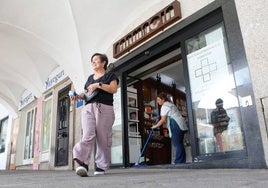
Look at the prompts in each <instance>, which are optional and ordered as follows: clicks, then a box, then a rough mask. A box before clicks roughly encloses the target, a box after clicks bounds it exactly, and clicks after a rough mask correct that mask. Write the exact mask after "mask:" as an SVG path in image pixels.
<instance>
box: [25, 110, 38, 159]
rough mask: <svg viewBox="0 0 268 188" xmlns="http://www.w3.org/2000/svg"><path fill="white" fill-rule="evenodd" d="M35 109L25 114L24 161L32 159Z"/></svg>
mask: <svg viewBox="0 0 268 188" xmlns="http://www.w3.org/2000/svg"><path fill="white" fill-rule="evenodd" d="M36 111H37V108H33V109H31V110H30V111H28V112H27V116H26V117H27V118H26V134H25V141H24V159H31V158H33V157H34V132H35V122H36Z"/></svg>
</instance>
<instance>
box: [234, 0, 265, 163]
mask: <svg viewBox="0 0 268 188" xmlns="http://www.w3.org/2000/svg"><path fill="white" fill-rule="evenodd" d="M235 3H236V9H237V13H238V17H239V22H240V27H241V31H242V36H243V42H244V46H245V50H246V56H247V61H248V64H249V69H250V74H251V79H252V83H253V90H254V94H255V102H256V105H257V112H258V118H259V123H260V128H261V134H262V140H263V144H264V151H265V156H266V164H268V140H267V132H266V128H265V123H264V117H263V113H262V107H261V100H260V98H262V97H267V96H268V84H267V73H268V53H267V52H268V45H267V44H268V38H267V31H268V1H267V0H255V1H252V0H235ZM249 7H250V8H249Z"/></svg>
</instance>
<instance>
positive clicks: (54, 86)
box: [12, 67, 73, 170]
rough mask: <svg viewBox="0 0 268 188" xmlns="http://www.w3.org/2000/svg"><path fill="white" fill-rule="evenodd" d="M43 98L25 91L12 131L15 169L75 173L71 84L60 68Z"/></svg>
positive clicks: (53, 72) (52, 74)
mask: <svg viewBox="0 0 268 188" xmlns="http://www.w3.org/2000/svg"><path fill="white" fill-rule="evenodd" d="M44 85H45V91H44V93H43V95H42V96H41V97H39V98H36V97H35V96H34V94H33V93H32V92H31V91H30V90H25V92H24V94H23V95H22V97H21V100H20V109H19V110H20V113H19V123H18V124H17V125H16V126H15V129H14V131H13V137H14V138H13V140H14V141H13V142H14V144H13V150H12V156H13V157H14V156H15V158H16V160H13V163H14V164H13V163H12V165H14V166H15V168H16V169H35V170H38V169H41V170H48V169H56V168H61V169H72V168H73V163H72V152H71V151H72V150H71V149H72V146H73V123H72V121H71V120H73V119H71V120H70V118H73V115H72V112H71V104H70V99H69V97H68V92H69V91H70V90H71V87H72V82H71V81H70V79H69V78H68V76H67V75H66V74H65V72H64V70H63V69H62V68H60V67H58V68H56V69H54V70H53V71H52V72H51V74H50V75H49V77H48V78H47V79H46V81H45V83H44ZM17 130H18V131H17ZM70 130H71V131H70Z"/></svg>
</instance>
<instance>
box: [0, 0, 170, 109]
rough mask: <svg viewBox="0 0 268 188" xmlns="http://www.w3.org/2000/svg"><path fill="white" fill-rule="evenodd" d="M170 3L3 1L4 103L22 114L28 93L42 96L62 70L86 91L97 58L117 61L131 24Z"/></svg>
mask: <svg viewBox="0 0 268 188" xmlns="http://www.w3.org/2000/svg"><path fill="white" fill-rule="evenodd" d="M170 2H172V1H171V0H161V1H160V0H133V1H129V0H113V1H110V0H57V1H55V0H45V1H44V0H0V103H2V104H3V105H4V106H5V107H6V108H7V109H8V110H9V111H10V112H12V113H16V112H17V110H18V103H19V99H20V97H21V95H22V94H23V92H24V91H25V90H26V89H29V90H30V91H32V92H33V94H34V95H35V96H36V97H40V96H41V95H42V93H43V92H44V91H45V88H44V83H45V80H46V79H47V78H48V76H49V75H50V73H51V72H52V71H53V70H54V69H55V68H57V67H61V68H63V69H64V70H65V72H66V73H67V74H68V75H69V77H70V78H71V80H72V81H73V83H74V85H75V87H76V88H77V89H78V90H79V89H82V87H83V84H84V81H85V79H86V77H87V75H88V74H89V73H90V68H89V66H90V63H89V57H90V55H91V54H93V53H94V52H96V51H99V52H104V53H107V54H108V55H109V56H111V55H112V53H111V49H112V48H111V46H112V44H113V42H115V41H116V39H118V38H120V37H121V36H122V34H123V33H124V32H125V31H129V28H133V25H131V24H133V23H135V22H137V23H140V22H141V21H140V20H146V18H148V17H150V15H151V10H152V9H155V10H158V7H163V6H166V5H167V4H168V3H170ZM148 10H150V11H148ZM137 15H140V16H138V17H137ZM147 15H148V16H147ZM143 16H144V18H143Z"/></svg>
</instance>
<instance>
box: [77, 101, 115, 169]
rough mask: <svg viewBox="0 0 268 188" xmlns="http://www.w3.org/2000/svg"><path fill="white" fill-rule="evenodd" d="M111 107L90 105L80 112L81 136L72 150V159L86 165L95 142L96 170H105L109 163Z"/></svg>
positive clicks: (98, 104) (112, 116)
mask: <svg viewBox="0 0 268 188" xmlns="http://www.w3.org/2000/svg"><path fill="white" fill-rule="evenodd" d="M114 118H115V117H114V109H113V106H109V105H104V104H100V103H90V104H87V105H86V106H84V108H83V110H82V136H81V140H80V141H79V142H78V143H77V144H76V145H75V146H74V148H73V158H74V159H78V160H80V161H81V162H83V163H85V164H86V165H88V164H89V160H90V155H91V152H92V151H93V148H94V145H95V141H96V147H97V148H96V155H95V163H96V165H97V167H98V168H101V169H103V170H107V169H108V168H109V166H110V163H111V146H112V126H113V123H114Z"/></svg>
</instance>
